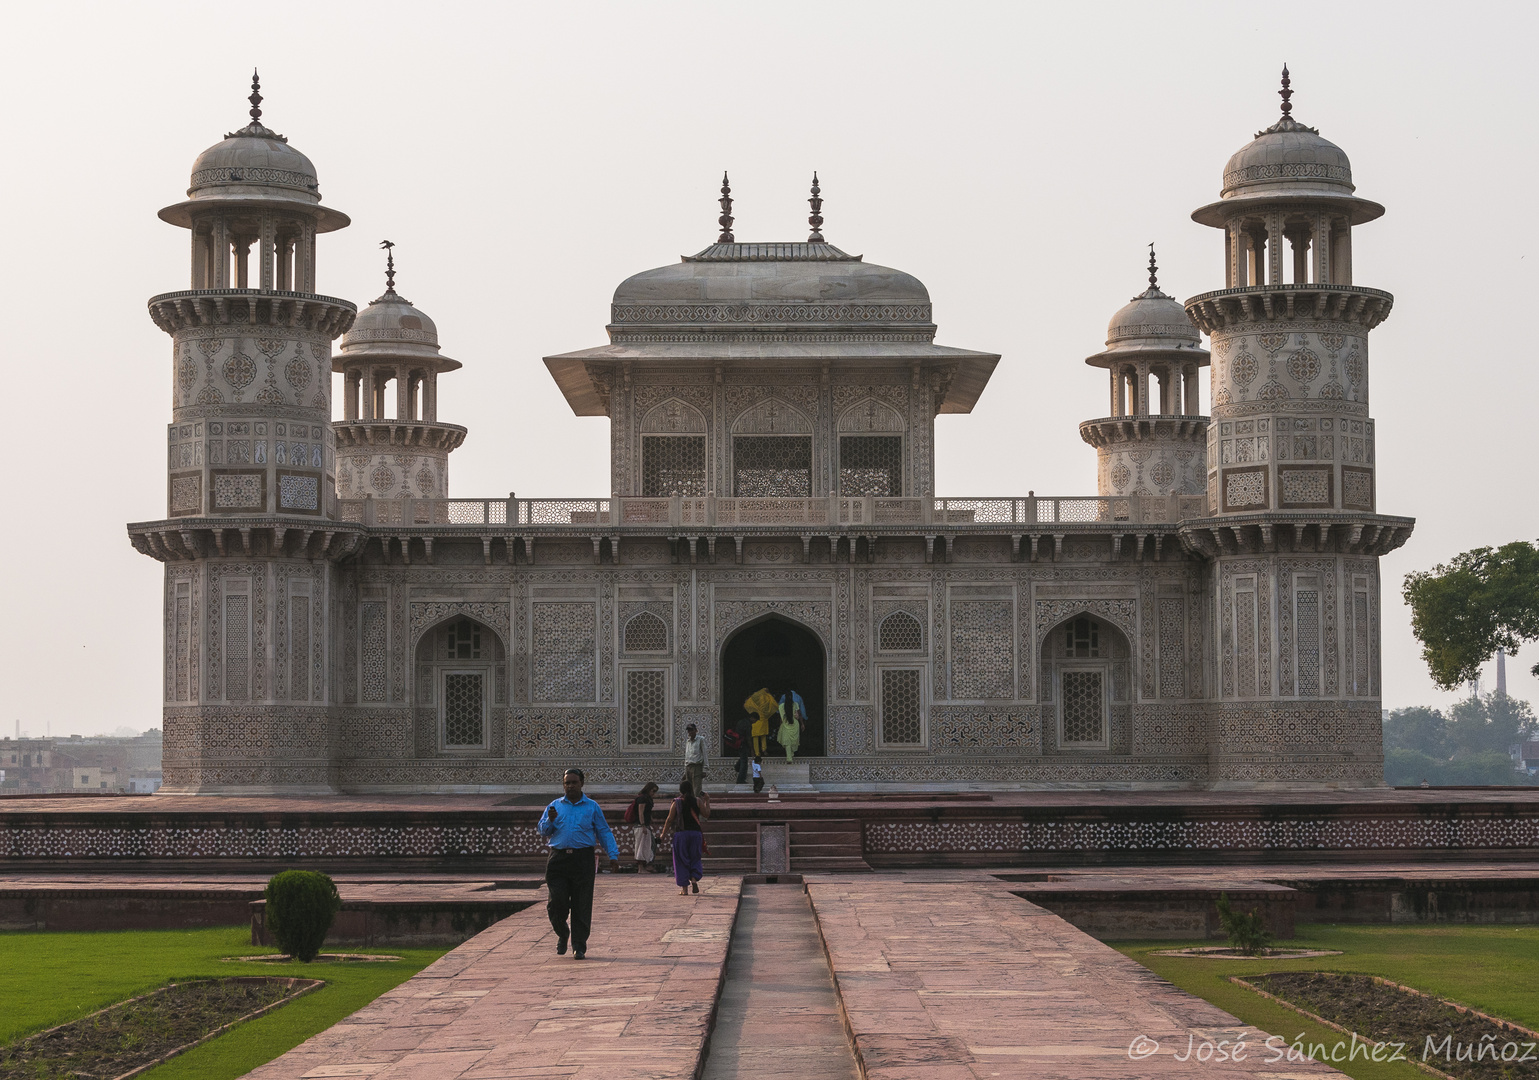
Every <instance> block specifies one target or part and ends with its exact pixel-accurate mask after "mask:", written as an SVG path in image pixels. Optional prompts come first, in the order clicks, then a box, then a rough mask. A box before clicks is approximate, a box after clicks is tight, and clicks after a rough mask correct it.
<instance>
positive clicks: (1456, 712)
mask: <svg viewBox="0 0 1539 1080" xmlns="http://www.w3.org/2000/svg"><path fill="white" fill-rule="evenodd" d="M1448 711H1449V712H1450V713H1452V714H1453V715H1452V716H1451V717H1449V721H1448V725H1447V728H1446V731H1447V738H1448V749H1449V751H1450V754H1449V756H1450V757H1452V758H1455V759H1457V758H1460V757H1466V756H1470V755H1474V754H1501V755H1502V757H1503V758H1506V757H1507V751H1508V748H1509V747H1511V746H1512V745H1513V744H1514V743H1519V742H1522V741H1523V740H1524V739H1525V738H1526V737H1527V736H1528V734H1529V732H1530V731H1531V730H1532V729H1533V726H1534V711H1533V709H1531V708H1529V705H1528V702H1526V701H1518V700H1517V699H1516V698H1511V697H1507V696H1506V695H1505V694H1487V695H1486V696H1485V697H1471V698H1467V699H1465V700H1464V701H1461V702H1459V703H1458V704H1457V705H1455V706H1454V707H1453V708H1451V709H1450V710H1448ZM1508 765H1509V767H1511V760H1510V759H1508Z"/></svg>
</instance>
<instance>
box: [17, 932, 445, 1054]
mask: <svg viewBox="0 0 1539 1080" xmlns="http://www.w3.org/2000/svg"><path fill="white" fill-rule="evenodd" d="M271 951H272V950H271V949H268V948H253V947H252V945H251V931H250V930H249V928H247V927H244V926H232V927H219V928H217V929H211V930H122V931H97V932H93V933H78V934H69V933H0V1043H7V1042H10V1041H12V1040H14V1039H16V1038H18V1037H20V1036H23V1035H26V1034H28V1033H30V1032H33V1031H38V1030H41V1029H43V1028H49V1027H53V1026H54V1025H55V1024H62V1023H66V1022H67V1021H70V1020H74V1019H77V1018H78V1017H81V1016H85V1015H86V1014H87V1013H92V1012H95V1011H96V1010H97V1009H100V1008H104V1007H105V1006H107V1005H111V1004H112V1003H113V1002H115V1001H122V1000H123V999H124V998H129V997H133V996H134V995H135V994H141V993H143V992H145V991H146V990H150V989H153V988H154V987H157V986H160V985H162V984H164V983H167V982H171V981H174V980H178V979H187V978H195V977H207V976H210V975H297V976H302V977H305V978H313V979H324V980H326V985H325V986H324V987H322V988H321V989H319V990H316V991H314V992H312V993H310V994H307V995H306V996H304V997H302V998H299V999H298V1000H296V1001H293V1002H291V1003H289V1004H287V1005H284V1006H282V1007H281V1008H279V1009H276V1010H274V1011H273V1012H271V1013H269V1014H267V1015H266V1016H263V1017H260V1018H258V1019H256V1020H253V1021H251V1022H250V1023H249V1024H241V1025H240V1026H239V1027H236V1028H235V1029H233V1030H232V1031H230V1032H229V1033H228V1034H225V1035H223V1036H221V1037H219V1038H217V1039H215V1040H213V1041H212V1042H209V1043H205V1044H204V1045H202V1046H200V1047H198V1048H197V1049H196V1050H193V1051H191V1052H189V1053H186V1054H183V1055H182V1056H181V1057H178V1058H173V1059H172V1060H170V1061H169V1062H167V1063H166V1064H164V1065H162V1066H161V1067H160V1068H158V1069H154V1070H152V1071H151V1072H148V1073H145V1074H144V1080H173V1078H176V1080H181V1078H184V1077H185V1078H197V1080H225V1078H229V1077H237V1076H241V1075H243V1074H245V1073H247V1072H249V1071H250V1070H252V1069H254V1068H256V1067H257V1066H258V1065H260V1064H262V1063H263V1062H265V1061H270V1060H272V1059H273V1058H275V1057H277V1056H278V1055H279V1054H281V1053H283V1052H284V1051H286V1050H288V1049H290V1048H291V1047H294V1046H298V1045H299V1044H300V1043H302V1042H304V1041H305V1040H306V1039H308V1038H309V1037H310V1036H312V1035H314V1034H316V1033H317V1032H319V1031H324V1030H325V1029H326V1028H328V1027H330V1026H331V1025H332V1024H335V1023H336V1022H337V1021H338V1020H341V1019H342V1018H343V1017H344V1016H348V1015H350V1014H352V1013H354V1012H357V1011H358V1010H359V1009H361V1008H363V1006H365V1005H367V1004H368V1003H369V1002H370V1001H373V1000H374V999H375V998H377V997H378V996H379V995H380V994H383V993H384V992H385V991H386V990H389V989H390V988H391V987H393V986H395V985H396V984H397V983H400V982H403V981H405V980H406V979H408V978H410V977H411V976H412V975H414V974H416V973H417V972H418V971H421V970H422V969H423V968H424V967H426V966H427V965H428V964H430V963H432V962H433V961H434V960H436V959H437V958H438V957H440V956H442V955H443V954H444V952H446V951H447V950H444V949H384V948H379V949H369V950H366V951H369V952H386V953H390V954H392V955H395V956H400V957H402V959H401V960H399V961H395V962H391V963H374V964H323V963H319V962H317V963H314V964H299V963H288V964H282V965H267V964H243V963H228V962H223V961H221V960H220V957H223V956H239V955H244V954H251V953H265V952H271Z"/></svg>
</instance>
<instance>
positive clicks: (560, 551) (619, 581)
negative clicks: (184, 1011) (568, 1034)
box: [129, 92, 1413, 793]
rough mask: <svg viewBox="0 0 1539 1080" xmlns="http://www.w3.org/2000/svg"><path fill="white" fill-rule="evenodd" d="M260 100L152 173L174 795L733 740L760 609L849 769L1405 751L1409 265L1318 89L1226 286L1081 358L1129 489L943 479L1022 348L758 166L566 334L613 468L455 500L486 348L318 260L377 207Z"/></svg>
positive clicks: (444, 774)
mask: <svg viewBox="0 0 1539 1080" xmlns="http://www.w3.org/2000/svg"><path fill="white" fill-rule="evenodd" d="M1284 100H1285V103H1286V100H1287V99H1286V97H1285V99H1284ZM259 104H260V98H259V95H257V94H256V93H255V92H254V93H253V107H252V120H251V124H250V125H248V126H247V127H246V128H243V129H242V130H240V131H237V132H235V133H233V134H231V135H229V136H227V137H226V138H225V139H224V140H223V141H222V142H220V143H218V144H216V145H215V146H214V147H212V148H210V149H209V150H208V151H206V152H205V153H204V154H203V155H202V156H201V157H200V158H199V159H198V161H197V163H196V164H195V166H194V170H193V181H192V187H191V188H190V189H189V192H188V198H187V200H186V201H184V202H182V203H179V204H177V205H175V206H172V207H168V208H167V209H166V210H163V211H162V212H161V217H162V218H163V219H164V220H166V221H168V222H170V223H171V224H175V225H179V226H182V227H184V228H187V229H189V230H190V231H191V233H192V239H193V253H192V254H193V265H192V281H191V285H192V287H191V288H190V289H189V290H185V291H182V292H176V293H168V294H165V295H162V296H157V297H155V298H154V299H153V300H151V301H150V311H151V315H152V317H153V318H154V319H155V321H156V323H157V325H159V326H160V327H161V328H162V329H163V330H165V331H166V332H167V333H168V334H169V335H170V336H171V338H172V341H173V350H172V369H173V370H172V384H173V400H174V405H173V416H172V422H171V424H170V425H169V428H168V469H167V500H168V505H167V513H166V516H165V517H164V518H163V519H161V520H158V521H150V522H143V523H137V524H133V525H130V526H129V536H130V539H131V540H132V542H133V543H134V545H135V546H136V547H137V548H138V549H139V550H140V551H142V552H144V553H145V554H147V555H150V556H152V557H154V558H156V559H159V560H161V561H162V562H164V564H165V582H166V591H165V733H166V734H165V758H164V771H165V777H166V784H165V788H163V790H164V791H167V792H185V793H191V792H199V793H222V792H229V793H259V792H279V793H284V792H288V793H305V792H310V793H316V792H330V791H347V792H388V791H416V792H430V791H467V790H518V789H520V788H522V787H526V786H535V787H539V788H540V789H542V790H543V789H545V788H547V787H548V786H549V783H550V778H551V776H552V773H553V771H559V769H560V768H561V767H564V766H565V765H567V764H570V763H573V762H577V763H580V764H582V765H583V766H584V767H585V768H586V769H587V770H588V773H589V778H590V782H591V783H593V784H596V785H599V786H601V787H604V786H610V785H614V786H617V787H634V786H639V784H640V783H641V782H643V781H645V780H648V779H668V778H669V777H671V776H672V775H673V773H674V772H676V771H677V763H678V761H679V760H680V753H679V747H680V744H681V742H682V739H683V729H684V725H685V724H686V723H689V722H694V723H696V724H698V725H700V727H701V728H702V730H703V732H704V733H705V734H706V737H707V739H708V740H709V742H710V745H711V746H712V751H713V753H720V751H721V746H720V737H721V732H722V726H723V724H724V723H728V724H730V723H731V722H733V721H734V720H735V719H736V718H737V717H738V716H739V715H740V714H741V710H740V704H739V702H738V701H736V700H724V697H726V696H728V695H727V694H726V687H727V686H728V685H734V686H735V685H737V682H736V681H734V680H737V679H739V676H741V675H742V673H741V672H740V671H736V670H727V669H726V667H727V665H728V664H729V663H730V664H736V663H739V661H738V660H735V659H732V657H733V656H735V655H736V654H733V653H732V652H731V650H730V646H731V645H732V643H733V641H734V640H735V639H737V638H738V635H740V634H743V633H745V632H747V631H749V630H752V629H754V628H759V629H757V630H755V631H754V632H755V633H756V634H757V635H758V637H757V638H756V640H759V641H762V642H767V643H768V644H763V645H761V646H758V647H759V648H760V652H761V653H762V655H763V657H765V658H767V659H765V660H764V661H763V662H765V663H779V664H781V665H782V667H783V668H784V669H785V670H787V671H791V670H793V669H794V671H796V672H797V673H798V674H797V675H795V678H798V679H802V680H804V681H802V682H801V683H800V684H799V685H801V686H802V687H803V688H804V689H805V688H807V687H812V690H811V691H809V693H808V697H809V702H810V704H811V708H812V713H813V715H812V731H811V732H810V733H809V734H810V736H811V738H810V740H809V747H808V748H809V749H810V750H811V755H810V756H809V757H808V759H807V760H808V762H809V766H810V779H811V782H812V783H813V784H815V785H817V786H819V787H822V788H827V789H846V790H849V789H867V788H882V787H886V786H895V787H908V788H912V787H914V786H928V787H934V788H955V787H989V786H1001V787H1061V786H1085V787H1186V788H1202V787H1267V786H1329V787H1359V786H1371V785H1376V784H1379V783H1380V782H1381V776H1382V750H1381V745H1380V704H1379V698H1380V687H1379V654H1378V649H1379V639H1380V628H1379V610H1380V595H1379V588H1380V581H1379V572H1378V557H1379V556H1380V555H1382V554H1384V553H1385V552H1387V551H1390V550H1393V549H1394V548H1395V547H1397V546H1399V545H1400V544H1402V543H1404V541H1405V539H1406V538H1407V537H1408V536H1409V534H1410V531H1411V528H1412V524H1413V523H1412V522H1411V521H1410V520H1409V519H1406V518H1397V517H1386V516H1383V515H1380V514H1379V513H1378V512H1377V508H1376V502H1375V486H1374V470H1375V468H1376V465H1375V459H1374V445H1373V427H1374V421H1373V419H1372V418H1371V417H1370V416H1369V414H1368V398H1367V387H1368V381H1367V380H1368V374H1367V372H1368V369H1367V335H1368V332H1369V331H1370V330H1371V329H1372V328H1373V327H1374V326H1376V325H1377V324H1378V322H1379V321H1381V320H1382V319H1383V318H1384V317H1386V316H1387V314H1388V312H1389V307H1390V304H1391V302H1392V301H1391V298H1390V297H1389V295H1388V294H1387V293H1383V292H1380V291H1378V290H1375V289H1369V288H1364V287H1360V286H1356V285H1353V284H1352V282H1351V256H1350V252H1351V233H1352V230H1353V227H1354V226H1356V225H1360V224H1363V223H1365V222H1367V221H1370V220H1372V219H1373V218H1374V217H1377V216H1378V215H1379V214H1380V213H1382V207H1378V206H1377V204H1374V203H1369V202H1367V201H1366V200H1362V199H1358V198H1357V197H1356V196H1355V195H1354V194H1353V187H1352V184H1351V179H1350V170H1349V166H1348V165H1347V163H1346V156H1345V155H1344V154H1343V153H1342V152H1341V151H1340V150H1339V149H1338V148H1337V147H1335V146H1333V145H1332V144H1330V143H1329V142H1327V141H1326V140H1324V139H1322V138H1320V137H1319V135H1318V133H1315V132H1313V130H1312V129H1308V128H1304V127H1303V126H1302V125H1300V124H1298V123H1297V122H1296V121H1294V120H1292V119H1291V117H1290V116H1289V115H1288V114H1287V111H1286V108H1285V113H1284V116H1283V119H1282V120H1281V121H1279V123H1278V124H1276V125H1273V127H1271V128H1268V129H1267V130H1266V131H1264V132H1261V133H1260V134H1258V136H1257V138H1256V139H1255V141H1253V142H1252V143H1250V144H1248V145H1247V146H1246V147H1245V148H1243V149H1242V150H1241V151H1240V152H1239V153H1237V154H1236V155H1235V157H1234V158H1233V159H1232V160H1231V161H1230V163H1229V166H1228V168H1227V169H1226V172H1225V178H1224V190H1223V197H1222V198H1221V199H1220V200H1219V201H1218V202H1217V203H1214V204H1212V205H1211V206H1207V207H1204V208H1203V209H1201V210H1199V211H1197V212H1196V213H1195V214H1194V215H1193V216H1194V218H1195V219H1196V220H1198V221H1199V222H1202V223H1204V224H1209V225H1212V226H1214V227H1216V228H1219V229H1221V230H1223V232H1224V236H1225V251H1226V265H1227V270H1226V287H1225V288H1224V289H1221V290H1218V291H1217V292H1212V293H1206V294H1203V295H1200V296H1198V297H1195V298H1194V299H1192V300H1190V301H1188V302H1187V303H1186V304H1185V305H1184V306H1183V305H1181V304H1179V303H1177V302H1176V301H1174V300H1173V299H1171V298H1170V297H1169V296H1167V295H1165V294H1164V293H1163V292H1161V291H1160V290H1159V288H1158V285H1157V284H1156V282H1155V280H1154V278H1153V276H1152V272H1151V282H1150V287H1149V289H1148V290H1146V291H1145V292H1144V293H1142V294H1140V296H1138V297H1136V298H1135V299H1134V300H1133V301H1132V302H1131V303H1130V304H1129V305H1128V307H1126V308H1124V309H1123V311H1121V312H1119V313H1118V314H1117V316H1116V317H1114V319H1113V320H1112V324H1111V327H1110V330H1109V334H1108V340H1107V348H1106V349H1105V350H1103V351H1102V352H1100V353H1097V354H1096V355H1094V356H1092V357H1090V358H1089V360H1088V361H1087V362H1088V363H1089V364H1091V365H1092V366H1096V367H1102V368H1105V369H1107V370H1108V372H1109V375H1110V380H1111V406H1110V415H1109V416H1107V417H1103V418H1099V419H1095V420H1090V421H1086V422H1085V423H1084V424H1083V425H1081V435H1082V437H1083V438H1084V439H1085V440H1086V441H1087V442H1089V443H1090V444H1091V445H1092V446H1093V447H1094V448H1095V449H1096V452H1097V454H1098V455H1099V460H1100V466H1099V470H1098V476H1099V491H1098V493H1097V494H1095V495H1085V496H1075V497H1045V496H1036V495H1035V494H1034V493H1030V494H1028V495H1026V496H1024V497H1022V496H1008V497H999V498H978V499H952V498H947V497H945V496H944V495H938V494H937V493H936V491H935V484H934V453H935V451H934V421H935V417H936V416H937V415H938V414H940V413H965V412H968V411H970V410H971V409H972V407H973V405H974V403H975V402H976V401H977V400H978V398H979V396H980V395H981V394H982V392H983V391H984V389H985V388H986V386H987V383H988V380H989V377H990V375H991V374H992V372H993V370H994V367H995V365H996V364H997V363H998V362H999V360H1000V357H999V355H998V354H995V353H990V352H979V351H972V350H965V349H958V348H951V347H946V346H941V345H937V344H935V335H936V325H935V322H934V318H933V308H932V304H931V300H930V296H929V293H928V291H927V290H926V289H925V287H924V285H923V284H922V283H921V282H920V281H919V280H918V279H916V278H914V277H912V276H911V275H909V274H906V273H903V272H901V271H897V270H892V269H889V268H886V267H882V266H878V265H875V264H873V263H869V262H866V261H865V260H864V259H863V258H862V257H860V256H855V255H850V254H847V253H846V252H844V251H843V250H841V249H839V248H838V247H835V246H834V245H832V244H830V243H828V242H827V241H826V240H824V239H823V237H822V235H821V232H820V231H819V226H820V225H821V218H820V217H819V216H818V213H817V211H818V200H817V192H816V191H814V202H813V211H814V219H815V220H814V221H813V234H812V236H811V237H810V238H809V239H808V241H806V242H796V243H740V242H738V241H737V240H736V239H735V238H734V237H733V235H732V232H731V216H730V197H729V195H728V193H727V192H726V191H725V188H724V191H723V217H722V236H721V237H720V238H719V239H718V241H717V242H716V243H714V244H712V245H710V246H708V247H706V248H704V249H703V250H701V251H700V252H699V253H698V254H696V255H693V256H690V257H687V258H685V259H683V260H681V261H680V262H679V263H677V264H674V265H671V266H665V267H661V268H659V269H655V270H649V271H646V272H643V273H640V274H637V275H635V276H633V277H631V278H629V279H627V280H626V281H625V282H622V283H621V284H620V286H619V287H618V289H617V290H616V292H615V295H614V299H613V303H612V306H611V319H610V324H609V326H608V327H607V330H608V337H609V341H608V343H607V344H604V345H601V346H598V347H596V348H591V349H585V350H580V351H576V352H569V353H563V354H561V355H557V356H551V357H547V358H546V361H545V362H546V366H547V368H548V369H549V371H550V373H551V375H552V377H553V378H554V379H555V380H556V382H557V384H558V385H559V387H560V388H561V390H562V392H563V394H564V395H565V396H566V399H567V401H568V402H569V403H570V405H571V407H572V409H573V410H574V411H575V412H576V413H577V414H578V415H584V416H604V417H607V418H608V419H609V422H610V441H611V483H610V488H611V490H610V492H609V493H608V495H607V496H604V497H598V498H574V499H538V500H536V499H520V498H516V497H512V496H510V497H508V498H489V499H474V498H458V497H451V496H450V494H449V488H448V483H449V479H448V459H449V455H450V453H451V452H453V451H454V450H455V449H456V448H457V447H459V446H460V445H461V443H462V442H463V441H464V440H465V437H466V431H465V429H464V428H463V427H458V426H456V425H453V424H447V423H444V422H441V421H439V420H438V416H437V402H438V393H437V390H438V386H437V380H438V377H439V376H440V375H442V374H445V373H447V372H451V371H453V370H455V369H456V368H458V367H459V363H458V362H457V361H454V360H450V359H449V358H447V357H445V356H443V355H442V354H441V353H440V351H439V341H438V334H437V327H436V326H435V325H434V323H433V321H432V320H431V319H430V318H429V317H428V316H427V315H426V314H425V313H424V312H422V311H421V310H420V309H418V308H416V307H414V306H412V305H411V304H410V303H409V302H407V301H406V300H405V299H404V298H402V297H400V296H399V295H398V294H397V293H396V292H395V289H394V286H393V281H392V283H391V285H390V287H389V288H387V290H386V292H385V294H384V295H382V296H381V297H379V298H378V299H377V300H375V301H374V302H373V303H371V304H370V305H368V306H367V307H365V309H364V310H363V311H362V312H361V313H360V312H358V310H357V308H356V307H355V306H354V305H353V304H351V303H349V302H347V301H345V300H341V299H336V298H332V297H327V296H324V295H321V294H319V293H318V292H317V291H316V282H315V279H314V267H315V244H316V237H317V236H318V235H319V234H320V233H323V232H328V231H332V230H335V229H339V228H342V227H344V226H345V225H347V224H348V221H347V218H346V217H345V215H342V214H340V213H338V212H337V211H335V210H333V209H331V208H330V207H327V206H323V205H322V203H321V200H320V195H319V191H318V187H317V179H316V171H315V168H314V166H313V165H312V164H311V162H310V161H309V159H308V158H306V157H305V156H304V155H303V154H300V153H299V152H298V151H297V150H295V149H294V148H292V147H291V146H289V145H288V143H287V141H286V140H284V139H283V137H282V136H280V135H277V134H276V133H274V132H273V131H271V130H270V129H268V128H267V127H265V126H264V125H263V124H262V121H261V116H260V112H261V111H260V107H259ZM1290 246H1291V257H1290V252H1289V251H1288V250H1286V249H1288V248H1289V247H1290ZM1199 330H1201V331H1203V332H1206V333H1207V334H1208V335H1209V336H1210V338H1211V342H1212V356H1211V365H1210V356H1209V353H1208V351H1207V350H1205V349H1203V347H1202V340H1201V335H1200V334H1199ZM338 339H340V345H339V348H338V349H337V351H336V352H335V353H333V351H332V345H333V342H336V341H338ZM1203 367H1210V374H1209V379H1210V385H1211V389H1212V401H1213V408H1212V416H1211V417H1208V416H1202V415H1199V414H1198V413H1199V406H1198V396H1197V385H1198V383H1197V380H1198V378H1199V373H1200V371H1201V369H1202V368H1203ZM472 370H473V364H472ZM333 372H336V373H340V374H341V376H342V379H341V385H342V386H343V387H344V401H343V402H342V403H340V412H341V414H342V416H341V419H335V420H334V419H333V416H334V415H336V413H337V412H338V411H339V410H338V406H337V403H334V402H332V401H331V400H330V397H331V387H332V381H331V376H332V373H333ZM465 377H466V376H461V378H462V379H463V378H465ZM510 486H516V485H510ZM766 627H768V628H769V629H768V630H766V629H765V628H766ZM777 650H778V651H777ZM741 651H742V650H738V652H739V653H741ZM756 655H758V654H756ZM776 657H779V658H780V659H779V660H776V659H775V658H776ZM744 662H746V661H744ZM754 662H755V663H757V662H759V661H758V660H755V661H754ZM786 665H790V666H789V667H787V666H786ZM795 665H801V666H800V667H796V666H795ZM776 670H780V669H779V668H777V669H776ZM813 672H815V673H816V674H815V675H814V674H812V673H813ZM787 677H788V678H789V677H791V676H787ZM813 699H815V700H813ZM724 771H725V770H724V769H723V767H722V766H721V765H717V767H716V768H715V769H714V770H713V772H712V777H711V778H712V781H713V782H719V781H721V780H723V779H724Z"/></svg>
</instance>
